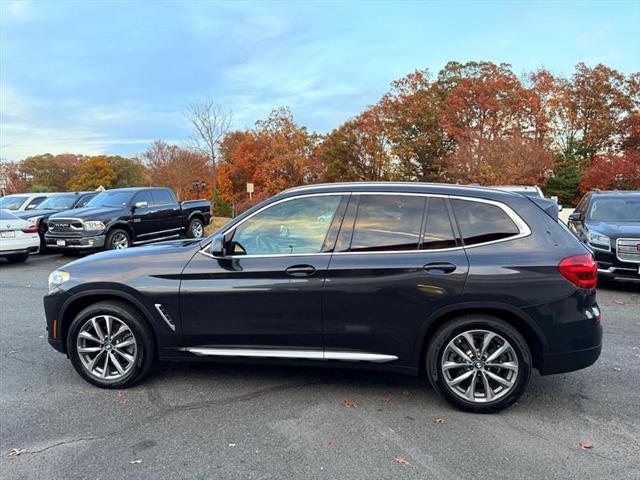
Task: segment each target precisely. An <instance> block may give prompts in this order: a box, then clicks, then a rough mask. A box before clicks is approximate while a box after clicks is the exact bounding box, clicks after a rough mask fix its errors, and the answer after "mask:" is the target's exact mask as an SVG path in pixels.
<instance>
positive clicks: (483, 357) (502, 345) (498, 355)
mask: <svg viewBox="0 0 640 480" xmlns="http://www.w3.org/2000/svg"><path fill="white" fill-rule="evenodd" d="M440 369H441V371H442V375H443V377H444V380H445V383H446V384H447V386H448V387H449V389H450V390H451V391H452V392H453V393H454V394H455V395H457V396H458V397H460V398H462V399H464V400H466V401H469V402H474V403H488V402H493V401H495V400H498V399H499V398H502V397H504V396H505V395H507V394H508V393H509V392H510V391H511V390H512V389H513V388H514V386H515V384H516V381H517V379H518V356H517V355H516V352H515V350H514V348H513V347H512V346H511V344H510V343H509V342H508V341H507V340H506V339H505V338H504V337H502V336H500V335H498V334H497V333H495V332H490V331H488V330H468V331H466V332H463V333H461V334H459V335H457V336H456V337H455V338H454V339H453V340H451V341H450V342H449V343H448V344H447V346H446V348H445V349H444V353H443V355H442V361H441V365H440Z"/></svg>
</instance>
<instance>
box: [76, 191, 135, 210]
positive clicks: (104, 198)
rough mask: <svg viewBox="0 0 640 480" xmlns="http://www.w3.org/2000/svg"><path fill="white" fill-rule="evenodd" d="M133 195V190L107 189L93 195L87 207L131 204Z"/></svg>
mask: <svg viewBox="0 0 640 480" xmlns="http://www.w3.org/2000/svg"><path fill="white" fill-rule="evenodd" d="M131 197H133V192H132V191H130V190H126V191H122V190H119V191H118V190H107V191H106V192H101V193H99V194H98V195H96V196H95V197H93V198H92V199H91V201H90V202H89V203H87V207H124V206H126V205H129V203H130V202H131Z"/></svg>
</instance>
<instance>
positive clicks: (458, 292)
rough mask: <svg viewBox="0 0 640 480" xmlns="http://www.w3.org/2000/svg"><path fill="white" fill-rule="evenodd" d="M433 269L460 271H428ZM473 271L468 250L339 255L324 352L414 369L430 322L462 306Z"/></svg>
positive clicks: (326, 305)
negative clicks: (366, 355) (375, 357)
mask: <svg viewBox="0 0 640 480" xmlns="http://www.w3.org/2000/svg"><path fill="white" fill-rule="evenodd" d="M434 263H436V264H453V265H455V267H456V268H455V270H454V271H452V272H449V273H445V272H444V271H443V270H437V269H435V270H431V271H427V270H425V268H424V267H425V266H426V265H429V264H434ZM468 271H469V266H468V263H467V257H466V255H465V253H464V251H463V250H452V251H419V252H415V253H395V254H394V253H369V254H367V253H364V254H358V253H344V254H334V256H333V257H332V258H331V264H330V267H329V272H328V274H327V281H326V284H325V289H324V296H323V312H324V321H323V324H324V340H325V347H326V348H327V349H347V350H360V351H365V352H371V353H381V354H388V355H396V356H398V357H399V360H398V363H399V364H400V363H402V364H407V363H410V362H411V361H412V359H413V354H414V350H413V349H414V345H415V343H416V338H417V336H418V334H419V333H420V330H421V328H422V326H423V325H424V322H425V320H426V319H427V318H428V317H429V315H430V314H431V313H433V312H434V311H436V310H437V309H439V308H441V307H443V306H445V305H448V304H450V303H455V302H457V301H460V300H461V298H462V293H463V290H464V285H465V281H466V278H467V273H468Z"/></svg>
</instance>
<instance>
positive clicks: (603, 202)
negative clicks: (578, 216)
mask: <svg viewBox="0 0 640 480" xmlns="http://www.w3.org/2000/svg"><path fill="white" fill-rule="evenodd" d="M589 218H590V219H591V220H593V221H595V222H634V223H640V198H638V197H635V198H627V199H625V198H602V199H599V200H595V201H594V202H593V205H592V206H591V212H590V214H589Z"/></svg>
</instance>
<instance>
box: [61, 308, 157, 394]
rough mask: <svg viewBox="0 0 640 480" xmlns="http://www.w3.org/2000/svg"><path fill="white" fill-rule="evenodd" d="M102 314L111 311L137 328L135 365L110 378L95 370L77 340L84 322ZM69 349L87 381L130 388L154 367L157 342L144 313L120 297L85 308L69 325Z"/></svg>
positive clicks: (105, 386) (129, 325)
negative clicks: (85, 361) (84, 358)
mask: <svg viewBox="0 0 640 480" xmlns="http://www.w3.org/2000/svg"><path fill="white" fill-rule="evenodd" d="M101 315H110V316H113V317H116V318H117V319H118V320H120V321H122V322H123V323H124V324H126V326H127V327H129V329H130V330H131V332H133V335H134V337H135V341H136V355H137V356H136V360H135V362H132V363H133V366H132V368H131V369H130V370H129V371H128V372H127V373H126V374H125V375H123V376H122V377H120V378H117V379H114V380H109V379H102V378H98V377H97V376H95V375H93V374H91V373H90V372H89V371H88V370H87V368H86V367H85V366H84V365H83V363H82V361H81V360H80V355H79V353H78V350H77V340H78V335H79V334H80V331H81V328H82V326H83V325H84V324H85V323H86V322H87V320H89V319H91V318H94V317H98V316H101ZM66 340H67V342H66V343H67V353H68V355H69V359H70V360H71V364H72V365H73V368H75V370H76V372H78V374H79V375H80V376H81V377H82V378H84V379H85V380H86V381H87V382H89V383H91V384H93V385H96V386H98V387H101V388H127V387H130V386H132V385H134V384H136V383H137V382H139V381H140V380H142V379H143V378H144V377H146V376H147V375H148V374H149V372H150V371H151V369H152V367H153V364H154V362H155V356H156V345H155V339H154V336H153V333H152V332H151V330H150V328H149V326H148V325H147V323H146V322H145V320H144V319H143V318H141V316H140V313H139V312H138V311H137V310H136V309H134V308H132V307H131V306H130V305H128V304H126V303H123V302H118V301H104V302H98V303H94V304H93V305H90V306H88V307H87V308H85V309H84V310H82V311H81V312H80V313H78V315H76V317H75V318H74V320H73V322H71V325H70V326H69V334H68V335H67V339H66Z"/></svg>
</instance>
